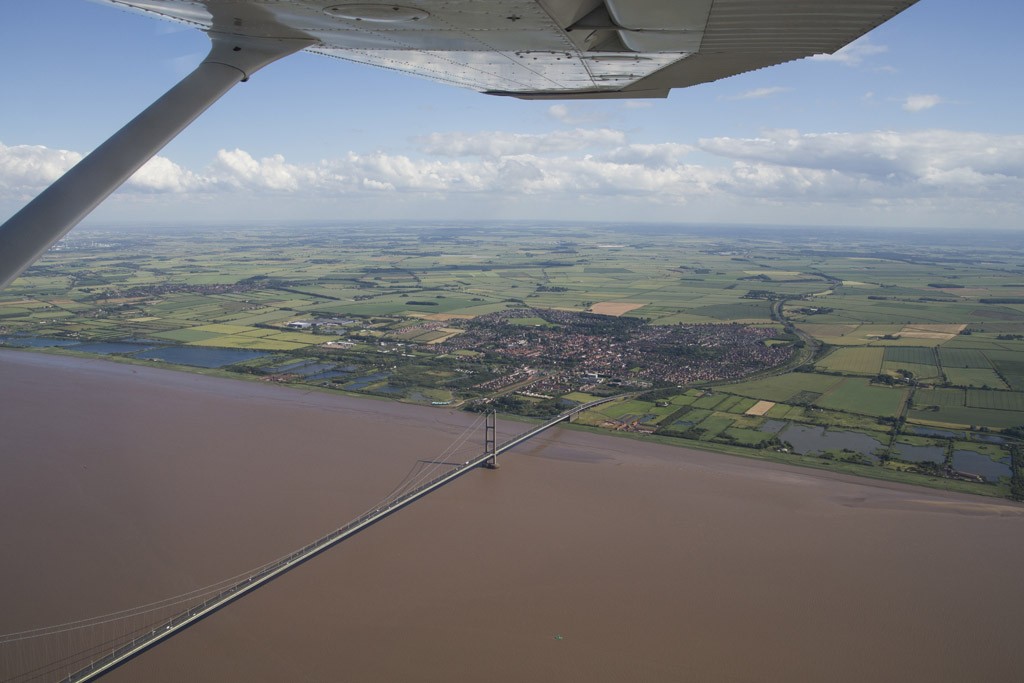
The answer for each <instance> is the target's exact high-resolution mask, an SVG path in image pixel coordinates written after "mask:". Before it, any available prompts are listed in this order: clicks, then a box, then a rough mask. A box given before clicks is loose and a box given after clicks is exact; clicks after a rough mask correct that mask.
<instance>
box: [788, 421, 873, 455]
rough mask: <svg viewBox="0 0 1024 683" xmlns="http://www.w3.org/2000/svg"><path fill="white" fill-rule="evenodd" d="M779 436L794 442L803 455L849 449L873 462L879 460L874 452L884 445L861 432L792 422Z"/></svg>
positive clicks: (794, 445)
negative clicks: (831, 429) (829, 429)
mask: <svg viewBox="0 0 1024 683" xmlns="http://www.w3.org/2000/svg"><path fill="white" fill-rule="evenodd" d="M779 438H780V439H782V440H783V441H788V442H789V443H791V444H793V450H794V451H795V452H797V453H800V454H802V455H808V454H812V453H822V452H825V451H841V450H843V449H849V450H851V451H854V452H856V453H860V454H861V455H863V456H864V457H866V458H867V459H869V460H871V461H872V462H878V458H877V457H876V456H875V455H873V452H874V451H875V450H876V449H878V448H881V447H882V443H881V442H880V441H878V439H874V438H872V437H870V436H868V435H867V434H862V433H860V432H847V431H840V430H836V431H826V430H825V428H824V427H812V426H810V425H798V424H795V423H792V422H791V423H790V424H789V425H788V426H787V427H786V428H785V429H783V430H782V431H781V432H779Z"/></svg>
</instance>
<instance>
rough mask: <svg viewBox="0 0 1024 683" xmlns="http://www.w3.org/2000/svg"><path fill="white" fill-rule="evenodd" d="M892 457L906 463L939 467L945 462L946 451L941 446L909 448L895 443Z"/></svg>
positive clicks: (903, 444)
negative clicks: (919, 463)
mask: <svg viewBox="0 0 1024 683" xmlns="http://www.w3.org/2000/svg"><path fill="white" fill-rule="evenodd" d="M893 456H894V457H896V458H899V459H900V460H904V461H906V462H934V463H935V464H937V465H941V464H942V463H944V462H945V461H946V449H945V448H943V447H942V446H910V445H907V444H905V443H896V444H893Z"/></svg>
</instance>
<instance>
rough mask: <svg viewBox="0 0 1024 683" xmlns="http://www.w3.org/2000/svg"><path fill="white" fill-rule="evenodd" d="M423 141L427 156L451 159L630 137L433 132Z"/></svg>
mask: <svg viewBox="0 0 1024 683" xmlns="http://www.w3.org/2000/svg"><path fill="white" fill-rule="evenodd" d="M419 142H420V144H421V149H422V150H423V151H424V152H426V153H427V154H436V155H441V156H450V157H461V156H484V157H498V156H507V155H510V154H543V153H551V152H569V151H574V150H582V149H587V148H591V147H608V146H612V145H621V144H624V143H625V142H626V135H625V133H623V132H621V131H617V130H610V129H607V128H595V129H582V128H577V129H576V130H571V131H555V132H552V133H506V132H502V131H491V132H486V133H469V134H465V133H432V134H430V135H428V136H426V137H424V138H422V139H421V140H420V141H419Z"/></svg>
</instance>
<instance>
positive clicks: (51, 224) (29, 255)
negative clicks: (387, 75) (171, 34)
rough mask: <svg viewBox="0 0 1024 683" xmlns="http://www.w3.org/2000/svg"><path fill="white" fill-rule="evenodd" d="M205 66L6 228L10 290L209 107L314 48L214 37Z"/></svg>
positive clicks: (2, 242)
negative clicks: (261, 72) (281, 62)
mask: <svg viewBox="0 0 1024 683" xmlns="http://www.w3.org/2000/svg"><path fill="white" fill-rule="evenodd" d="M210 40H211V41H212V42H213V47H212V48H211V50H210V54H209V55H207V57H206V59H205V60H203V63H202V64H200V65H199V66H198V67H196V69H195V71H193V72H192V73H191V74H189V75H188V76H186V77H185V78H184V79H183V80H182V81H181V82H180V83H178V84H177V85H176V86H174V87H173V88H171V89H170V90H168V91H167V93H166V94H164V95H163V97H161V98H160V99H158V100H157V101H156V102H154V103H153V104H152V105H150V106H149V108H148V109H146V110H145V111H144V112H142V113H141V114H139V115H138V116H136V117H135V118H134V119H132V121H131V122H130V123H128V125H126V126H125V127H124V128H122V129H121V130H119V131H118V132H117V133H115V134H114V135H113V136H112V137H111V138H110V139H109V140H107V141H106V142H104V143H103V144H102V145H100V146H99V147H97V148H96V151H94V152H93V153H92V154H90V155H89V156H87V157H85V158H84V159H82V160H81V161H80V162H78V164H77V165H75V167H74V168H72V169H71V170H69V171H68V172H67V173H65V174H64V175H63V176H62V177H61V178H60V179H58V180H57V181H56V182H55V183H53V184H52V185H50V187H48V188H47V189H46V190H44V191H43V193H42V194H40V195H39V196H38V197H36V198H35V199H33V200H32V201H31V202H30V203H29V204H28V205H27V206H26V207H25V208H23V209H22V210H21V211H19V212H18V213H16V214H14V216H12V217H11V218H10V219H9V220H8V221H7V222H6V223H4V224H3V225H2V226H0V288H3V287H6V286H7V285H8V284H9V283H10V282H11V281H13V280H14V279H15V278H16V277H18V275H20V274H21V272H22V271H23V270H25V269H26V268H28V267H29V266H30V265H31V264H32V263H33V262H34V261H35V260H36V259H37V258H39V257H40V256H42V254H43V252H45V251H46V250H47V249H49V248H50V245H52V244H53V243H54V242H56V241H57V240H59V239H60V238H61V237H63V236H64V235H65V234H66V233H67V232H68V231H69V230H71V228H73V227H75V225H77V224H78V222H79V221H80V220H82V219H83V218H85V217H86V216H87V215H88V214H89V212H90V211H92V210H93V209H94V208H96V206H97V205H98V204H99V203H100V202H102V201H103V200H104V199H106V198H107V196H108V195H109V194H110V193H111V192H113V191H114V190H116V189H117V188H118V187H120V186H121V184H122V183H124V181H126V180H128V178H129V177H131V175H132V174H133V173H135V171H137V170H138V169H139V168H140V167H141V166H142V165H143V164H144V163H146V162H147V161H149V159H150V158H151V157H152V156H153V155H154V154H156V153H157V152H159V151H160V149H162V148H163V147H164V145H166V144H167V143H168V142H170V141H171V140H172V139H173V138H174V136H176V135H177V134H178V133H180V132H181V131H182V130H184V129H185V127H187V126H188V125H189V124H190V123H192V121H194V120H195V119H196V117H197V116H199V115H200V114H202V113H203V112H204V111H206V109H207V107H209V106H210V105H211V104H213V103H214V102H216V101H217V100H218V99H220V97H221V96H222V95H223V94H224V93H226V92H227V91H228V90H230V89H231V88H232V87H234V86H235V85H236V84H237V83H240V82H242V81H245V80H248V78H249V76H251V75H252V74H253V73H255V72H256V71H258V70H259V69H260V68H262V67H264V66H266V65H267V64H270V63H271V62H274V61H276V60H278V59H280V58H282V57H286V56H288V55H290V54H292V53H294V52H297V51H299V50H301V49H303V48H305V47H309V46H310V45H311V44H313V42H314V41H312V40H306V39H278V38H249V37H246V36H237V35H230V34H223V33H212V32H211V33H210Z"/></svg>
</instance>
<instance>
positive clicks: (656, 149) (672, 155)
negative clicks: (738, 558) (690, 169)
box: [602, 142, 696, 168]
mask: <svg viewBox="0 0 1024 683" xmlns="http://www.w3.org/2000/svg"><path fill="white" fill-rule="evenodd" d="M695 149H696V148H695V147H693V146H691V145H682V144H679V143H675V142H662V143H658V144H646V145H625V146H623V147H616V148H615V149H613V150H611V151H609V152H608V153H607V154H605V155H603V157H602V158H603V159H604V160H605V161H611V162H614V163H618V164H636V165H641V166H649V167H654V168H663V167H666V166H675V165H677V164H679V163H680V161H681V159H682V158H683V157H685V156H687V155H688V154H691V153H693V151H694V150H695Z"/></svg>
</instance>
